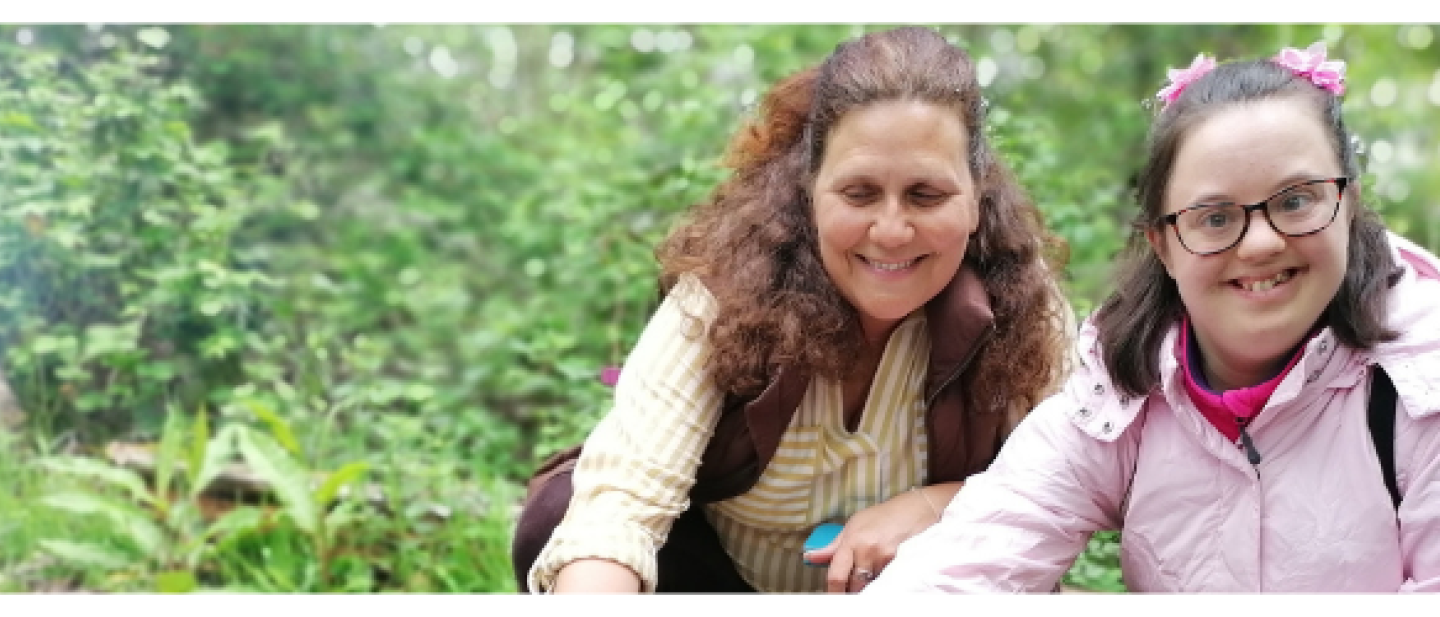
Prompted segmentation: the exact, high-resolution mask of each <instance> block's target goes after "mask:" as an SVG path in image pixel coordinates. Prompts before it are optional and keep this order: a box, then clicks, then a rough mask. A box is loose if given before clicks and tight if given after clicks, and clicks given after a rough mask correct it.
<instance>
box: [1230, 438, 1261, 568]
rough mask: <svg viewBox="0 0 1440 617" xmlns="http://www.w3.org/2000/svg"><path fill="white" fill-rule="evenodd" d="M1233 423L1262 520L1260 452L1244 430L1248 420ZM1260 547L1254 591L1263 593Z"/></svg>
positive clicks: (1256, 550)
mask: <svg viewBox="0 0 1440 617" xmlns="http://www.w3.org/2000/svg"><path fill="white" fill-rule="evenodd" d="M1235 422H1236V423H1238V424H1239V425H1240V440H1239V441H1240V443H1239V445H1240V449H1241V450H1244V451H1245V460H1247V461H1249V462H1250V468H1251V469H1254V470H1255V489H1256V492H1257V493H1259V504H1258V509H1260V510H1261V512H1260V518H1261V519H1264V518H1265V513H1264V512H1263V510H1264V508H1265V492H1264V490H1263V488H1262V487H1261V486H1260V482H1261V478H1260V460H1261V456H1260V450H1258V449H1256V448H1255V440H1254V439H1251V438H1250V431H1248V430H1246V427H1247V426H1249V424H1250V418H1239V417H1237V418H1235ZM1257 529H1264V524H1263V521H1262V522H1260V523H1257ZM1262 546H1263V543H1258V542H1257V544H1256V546H1255V553H1256V556H1255V557H1256V559H1255V563H1256V570H1255V577H1256V590H1257V591H1264V590H1265V578H1264V577H1265V574H1264V572H1265V570H1264V567H1263V566H1262V565H1261V564H1264V563H1265V556H1264V555H1262V554H1260V551H1261V550H1262Z"/></svg>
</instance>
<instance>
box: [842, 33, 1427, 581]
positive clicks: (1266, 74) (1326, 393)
mask: <svg viewBox="0 0 1440 617" xmlns="http://www.w3.org/2000/svg"><path fill="white" fill-rule="evenodd" d="M1171 82H1172V83H1171V84H1170V85H1169V86H1167V87H1166V88H1165V89H1164V90H1162V91H1161V92H1160V94H1159V98H1160V101H1161V108H1160V110H1159V112H1158V114H1157V115H1156V117H1155V120H1154V124H1153V126H1152V127H1151V134H1150V140H1149V142H1148V144H1147V145H1148V148H1149V158H1148V161H1147V165H1146V167H1145V168H1144V170H1143V172H1142V174H1141V177H1140V180H1139V186H1138V191H1137V197H1138V201H1139V206H1140V213H1139V216H1138V217H1137V219H1136V221H1137V224H1136V226H1135V231H1134V233H1133V234H1132V236H1131V241H1130V244H1129V246H1128V248H1127V252H1126V254H1125V255H1124V256H1123V259H1122V262H1121V272H1120V276H1119V277H1118V279H1117V288H1116V290H1115V291H1114V293H1113V294H1112V295H1111V296H1110V297H1109V298H1108V300H1107V301H1106V302H1105V303H1104V304H1103V305H1102V306H1101V307H1100V309H1099V310H1098V311H1097V312H1096V314H1095V315H1094V316H1093V317H1091V318H1090V319H1088V320H1086V322H1085V323H1084V324H1083V326H1082V330H1081V333H1080V343H1079V347H1078V351H1079V352H1080V354H1081V358H1082V362H1083V366H1082V367H1081V368H1080V369H1079V370H1078V371H1077V372H1075V373H1074V374H1073V375H1072V377H1071V378H1070V379H1069V381H1068V383H1067V385H1066V387H1065V389H1064V391H1063V392H1062V393H1061V394H1058V395H1055V396H1053V397H1051V398H1049V399H1047V400H1046V401H1045V402H1044V403H1042V404H1041V405H1040V406H1039V407H1038V408H1037V409H1036V410H1035V411H1033V412H1032V413H1031V414H1030V415H1029V416H1028V417H1027V418H1026V420H1025V421H1024V422H1022V423H1021V424H1020V426H1019V427H1017V428H1016V430H1015V432H1014V433H1013V434H1012V435H1011V437H1010V439H1009V440H1008V441H1007V442H1006V444H1005V446H1004V448H1003V449H1002V451H1001V453H1000V455H999V457H998V458H997V460H996V461H995V463H994V464H993V465H991V466H990V468H989V469H988V470H987V471H985V472H983V473H981V474H979V475H977V476H972V477H971V478H969V480H968V481H967V482H966V484H965V487H964V488H963V489H962V490H961V491H960V492H959V493H958V494H957V496H956V497H955V498H954V500H953V501H952V502H951V503H950V504H949V507H948V508H947V509H946V510H945V512H944V515H943V518H942V520H941V522H940V523H939V524H937V525H936V526H934V527H932V528H931V529H929V530H927V531H925V532H923V533H921V534H919V535H917V536H915V537H913V538H911V539H909V540H908V541H906V542H905V543H904V544H902V545H901V547H900V549H899V551H898V553H897V555H896V558H895V560H894V561H893V562H892V563H891V565H890V567H889V568H888V569H886V571H885V573H884V574H883V575H881V576H880V577H879V578H878V579H877V580H876V581H874V582H873V583H872V584H871V585H870V586H869V587H868V588H867V589H866V592H867V593H882V592H890V591H950V592H967V591H1048V590H1049V589H1050V588H1051V587H1052V586H1053V585H1054V584H1055V582H1056V581H1057V580H1058V579H1059V578H1060V577H1061V576H1062V575H1063V574H1064V573H1065V572H1066V570H1067V569H1068V568H1069V567H1070V565H1071V564H1072V563H1073V562H1074V560H1075V558H1076V556H1077V555H1078V554H1079V553H1080V552H1081V551H1082V550H1083V549H1084V548H1085V545H1086V541H1087V539H1088V538H1089V537H1090V535H1091V533H1092V532H1095V531H1098V530H1106V529H1119V530H1121V566H1122V570H1123V574H1124V580H1125V583H1126V586H1127V588H1128V589H1130V590H1131V591H1162V592H1184V591H1210V592H1257V591H1290V592H1347V591H1348V592H1356V591H1390V592H1393V591H1397V590H1398V591H1440V413H1437V411H1440V261H1437V260H1436V258H1435V256H1434V255H1432V254H1430V253H1429V252H1427V251H1425V250H1423V249H1421V248H1420V247H1418V246H1416V245H1415V244H1413V243H1411V242H1409V241H1407V240H1405V239H1404V238H1402V237H1400V236H1398V235H1395V234H1393V233H1391V232H1389V231H1387V230H1386V229H1385V227H1384V226H1383V224H1382V222H1381V220H1380V218H1379V217H1378V216H1377V215H1376V213H1375V212H1374V211H1372V210H1371V209H1369V208H1368V207H1366V205H1365V203H1364V201H1363V200H1362V195H1361V186H1360V180H1361V173H1360V165H1359V163H1358V161H1357V156H1356V151H1355V143H1356V142H1355V141H1354V140H1353V138H1352V136H1351V135H1350V133H1349V132H1348V131H1347V129H1346V127H1345V123H1344V121H1343V119H1342V114H1341V95H1342V94H1343V93H1344V63H1343V62H1338V61H1333V60H1327V59H1326V58H1325V50H1324V47H1323V46H1322V45H1318V44H1317V45H1315V46H1312V47H1311V48H1309V49H1306V50H1299V49H1293V48H1292V49H1286V50H1284V51H1282V52H1281V53H1280V54H1279V55H1277V56H1275V57H1273V58H1268V59H1260V60H1250V61H1234V62H1227V63H1224V64H1220V65H1218V66H1217V65H1216V64H1215V62H1214V61H1213V60H1212V59H1209V58H1206V57H1204V56H1203V55H1202V56H1200V57H1197V58H1196V61H1195V63H1194V64H1192V65H1191V67H1190V68H1188V69H1184V70H1178V71H1171ZM1384 393H1391V394H1390V396H1389V397H1388V398H1387V397H1386V396H1385V395H1384ZM1372 397H1375V398H1373V399H1372ZM1372 401H1378V402H1372ZM1387 429H1388V431H1393V432H1388V431H1387Z"/></svg>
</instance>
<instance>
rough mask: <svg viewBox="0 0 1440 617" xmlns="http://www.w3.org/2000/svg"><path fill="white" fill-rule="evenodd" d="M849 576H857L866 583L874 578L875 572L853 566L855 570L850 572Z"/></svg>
mask: <svg viewBox="0 0 1440 617" xmlns="http://www.w3.org/2000/svg"><path fill="white" fill-rule="evenodd" d="M851 576H854V577H855V578H858V579H860V580H862V581H865V582H867V583H868V582H870V581H873V580H875V573H874V572H871V571H869V570H866V569H865V568H855V572H853V573H851Z"/></svg>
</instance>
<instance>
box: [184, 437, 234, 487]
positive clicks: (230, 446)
mask: <svg viewBox="0 0 1440 617" xmlns="http://www.w3.org/2000/svg"><path fill="white" fill-rule="evenodd" d="M239 431H240V426H239V425H235V424H231V425H226V426H223V427H221V428H220V431H219V432H218V433H216V434H215V436H214V437H213V438H211V439H210V442H209V445H207V446H206V447H205V452H204V458H203V459H202V460H201V461H200V464H199V465H198V466H197V467H196V468H195V469H196V471H195V474H194V476H193V480H192V484H191V485H190V495H191V497H192V498H193V497H197V496H199V495H200V493H202V492H204V490H205V487H207V486H209V485H210V482H212V481H214V480H215V478H216V477H218V476H219V475H220V474H221V473H222V472H224V471H225V465H227V464H229V463H230V459H231V458H232V457H233V456H234V454H235V435H236V433H237V432H239Z"/></svg>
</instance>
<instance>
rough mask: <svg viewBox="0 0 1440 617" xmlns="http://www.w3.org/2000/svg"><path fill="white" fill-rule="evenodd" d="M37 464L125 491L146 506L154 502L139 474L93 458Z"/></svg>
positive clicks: (60, 459) (50, 459)
mask: <svg viewBox="0 0 1440 617" xmlns="http://www.w3.org/2000/svg"><path fill="white" fill-rule="evenodd" d="M39 464H40V465H41V466H42V467H45V468H46V469H49V470H51V471H56V472H59V473H64V474H70V475H74V476H79V477H82V478H87V479H90V480H98V481H100V482H104V483H106V484H109V485H111V486H115V487H118V488H122V489H125V492H126V493H128V494H129V496H130V498H132V499H134V500H136V501H139V502H142V503H147V504H148V503H152V502H153V501H154V497H153V496H152V495H151V494H150V489H149V488H147V487H146V486H145V480H144V479H143V478H141V477H140V474H138V473H135V472H134V471H131V470H129V469H125V468H123V467H116V466H114V465H111V464H109V463H106V462H103V461H100V460H97V459H93V458H82V457H73V456H63V457H48V458H44V459H40V461H39Z"/></svg>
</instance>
